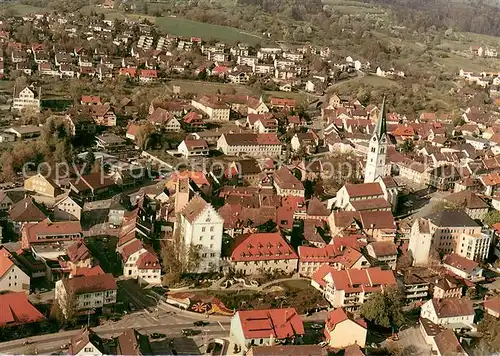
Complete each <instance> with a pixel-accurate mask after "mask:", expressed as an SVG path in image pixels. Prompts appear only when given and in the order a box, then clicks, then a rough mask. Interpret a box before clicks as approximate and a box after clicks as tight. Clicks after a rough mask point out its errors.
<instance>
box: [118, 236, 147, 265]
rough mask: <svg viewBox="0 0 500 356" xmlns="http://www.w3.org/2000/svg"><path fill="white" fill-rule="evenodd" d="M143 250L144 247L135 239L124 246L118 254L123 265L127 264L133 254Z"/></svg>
mask: <svg viewBox="0 0 500 356" xmlns="http://www.w3.org/2000/svg"><path fill="white" fill-rule="evenodd" d="M143 248H144V245H143V244H142V242H141V240H139V239H135V240H134V241H132V242H131V243H129V244H128V245H126V246H125V247H124V248H123V249H122V251H121V253H120V255H121V256H122V260H123V263H125V262H127V261H128V259H129V257H130V256H132V255H133V254H134V253H136V252H138V251H140V250H141V249H143Z"/></svg>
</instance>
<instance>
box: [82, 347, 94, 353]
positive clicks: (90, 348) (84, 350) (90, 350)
mask: <svg viewBox="0 0 500 356" xmlns="http://www.w3.org/2000/svg"><path fill="white" fill-rule="evenodd" d="M92 351H93V348H92V347H86V348H84V349H83V352H92Z"/></svg>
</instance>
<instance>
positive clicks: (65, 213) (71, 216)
mask: <svg viewBox="0 0 500 356" xmlns="http://www.w3.org/2000/svg"><path fill="white" fill-rule="evenodd" d="M82 208H83V204H82V203H81V202H80V201H79V200H77V199H76V198H75V197H72V196H71V195H69V194H67V195H64V196H63V197H62V198H61V199H59V200H58V201H57V202H56V204H55V205H54V218H55V219H57V220H81V218H82Z"/></svg>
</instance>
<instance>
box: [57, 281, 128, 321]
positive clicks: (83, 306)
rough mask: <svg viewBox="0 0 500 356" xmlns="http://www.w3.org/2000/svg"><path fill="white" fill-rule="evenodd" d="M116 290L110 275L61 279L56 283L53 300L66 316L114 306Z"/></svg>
mask: <svg viewBox="0 0 500 356" xmlns="http://www.w3.org/2000/svg"><path fill="white" fill-rule="evenodd" d="M117 289H118V288H117V285H116V282H115V279H114V278H113V275H112V274H111V273H106V274H100V275H94V276H81V277H74V278H63V279H61V280H59V281H57V282H56V288H55V298H56V301H57V303H58V304H59V307H60V308H61V310H62V312H63V314H64V315H68V313H72V312H75V311H80V310H88V309H95V308H102V307H104V306H107V305H112V304H115V303H116V294H117ZM73 308H74V309H75V310H70V309H73Z"/></svg>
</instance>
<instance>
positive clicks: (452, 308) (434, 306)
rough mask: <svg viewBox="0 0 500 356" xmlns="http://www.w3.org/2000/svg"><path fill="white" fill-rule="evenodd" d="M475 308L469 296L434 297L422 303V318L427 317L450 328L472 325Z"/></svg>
mask: <svg viewBox="0 0 500 356" xmlns="http://www.w3.org/2000/svg"><path fill="white" fill-rule="evenodd" d="M474 316H475V313H474V308H473V305H472V301H471V300H470V299H469V298H466V297H461V298H444V299H437V298H433V299H431V300H428V301H427V302H425V303H424V304H423V305H422V308H421V309H420V318H425V319H428V320H430V321H431V322H433V323H434V324H437V325H442V326H444V327H445V328H448V329H461V328H462V327H463V328H466V327H469V328H470V327H472V324H473V323H474Z"/></svg>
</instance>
